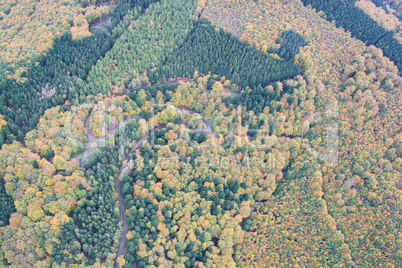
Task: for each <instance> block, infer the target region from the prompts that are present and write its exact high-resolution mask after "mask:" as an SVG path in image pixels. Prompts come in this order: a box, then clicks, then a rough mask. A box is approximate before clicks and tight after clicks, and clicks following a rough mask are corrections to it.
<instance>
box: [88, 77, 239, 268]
mask: <svg viewBox="0 0 402 268" xmlns="http://www.w3.org/2000/svg"><path fill="white" fill-rule="evenodd" d="M190 81H192V79H191V78H180V79H176V80H174V81H170V82H168V83H169V84H171V85H173V84H178V83H180V82H183V83H187V82H190ZM223 89H224V90H225V91H226V92H227V93H229V94H232V95H236V96H237V95H240V94H239V93H236V92H233V91H231V90H230V89H229V88H227V87H225V86H223ZM177 110H178V111H185V112H188V113H190V114H194V113H196V111H194V110H192V109H190V108H188V107H186V106H180V107H177ZM132 119H133V118H129V119H126V120H124V121H123V123H127V122H128V121H130V120H132ZM200 119H201V120H202V121H203V123H204V124H205V125H206V126H207V131H206V132H205V135H206V136H208V135H210V134H211V133H212V132H213V131H212V129H211V125H210V124H209V122H208V120H207V119H206V118H204V117H202V116H201V115H200ZM159 128H161V126H158V128H157V129H159ZM118 129H120V125H119V126H117V127H115V128H114V129H112V130H111V131H109V133H108V134H107V135H106V136H105V137H102V138H99V137H95V136H93V135H92V133H91V131H90V130H89V117H88V118H87V121H86V131H87V136H88V139H89V141H93V142H100V141H103V140H105V139H107V138H108V137H110V136H111V135H113V134H114V132H115V131H116V130H118ZM190 130H191V129H190ZM154 131H155V129H153V130H151V131H149V132H148V134H147V135H145V136H144V137H142V138H141V139H140V140H139V141H137V142H136V143H135V144H134V146H133V147H132V148H131V150H130V151H129V153H128V154H127V156H126V158H125V159H124V160H125V161H127V160H128V159H129V157H130V155H131V152H132V151H133V150H135V149H137V148H138V147H139V146H140V145H142V143H143V142H144V141H145V140H146V139H147V138H148V137H149V136H150V135H151V134H152V133H153V132H154ZM191 131H194V130H191ZM90 148H92V147H91V146H88V147H87V148H86V149H85V152H84V155H83V158H82V160H81V168H82V169H83V167H84V163H85V160H86V158H87V156H88V150H89V149H90ZM123 168H124V166H123V165H122V166H121V168H120V170H119V175H118V177H117V179H116V191H117V195H118V200H119V204H120V214H121V217H122V221H123V234H122V238H121V242H120V247H119V251H118V253H117V257H116V258H118V257H120V256H121V254H122V252H123V249H124V244H125V242H126V234H127V224H126V215H125V209H124V204H123V200H122V197H121V194H120V180H119V178H120V176H121V174H122V171H123ZM116 268H119V264H118V263H117V262H116Z"/></svg>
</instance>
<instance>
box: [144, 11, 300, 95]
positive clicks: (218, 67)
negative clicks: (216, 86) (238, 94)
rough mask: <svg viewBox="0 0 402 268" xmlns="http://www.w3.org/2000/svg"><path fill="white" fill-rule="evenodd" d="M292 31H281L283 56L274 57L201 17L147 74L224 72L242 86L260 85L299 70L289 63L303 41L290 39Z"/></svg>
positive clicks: (154, 76) (157, 76)
mask: <svg viewBox="0 0 402 268" xmlns="http://www.w3.org/2000/svg"><path fill="white" fill-rule="evenodd" d="M295 35H296V34H294V35H292V34H284V37H283V39H284V40H288V42H286V41H284V42H283V44H282V45H281V48H280V50H279V51H278V52H279V55H280V56H282V57H284V59H285V60H284V59H276V58H274V57H273V56H272V55H268V54H266V53H261V52H260V51H259V50H258V49H257V48H255V47H252V46H250V45H248V44H247V43H246V42H242V41H240V40H239V39H237V38H236V37H235V36H233V35H232V34H230V33H225V31H224V30H222V29H220V28H219V29H217V30H215V27H214V26H212V25H211V23H210V22H209V21H207V20H205V19H200V20H198V21H197V23H196V24H195V26H194V28H193V30H192V31H191V33H190V36H189V37H188V40H187V41H186V42H185V43H184V44H183V46H182V47H181V48H180V49H178V50H177V51H176V52H175V53H174V54H173V55H172V57H170V58H169V59H168V61H167V62H166V64H165V65H164V66H163V67H161V68H158V69H156V70H154V71H151V72H150V74H149V77H150V80H151V81H152V82H156V81H157V80H159V79H163V78H171V77H182V76H192V75H193V74H194V73H195V71H198V72H199V73H204V74H207V73H208V72H211V73H212V74H218V75H220V76H225V77H226V79H229V80H230V81H231V82H232V83H234V84H236V85H238V86H240V87H242V88H245V87H246V86H249V87H254V86H257V85H261V86H263V87H265V86H266V85H268V84H269V83H271V82H274V81H281V80H285V79H288V78H292V77H294V76H296V75H298V74H299V73H300V67H299V66H298V65H295V64H293V62H292V61H293V59H294V56H295V54H296V53H297V51H298V49H299V46H300V45H303V44H304V38H303V37H302V36H300V35H299V37H301V38H302V41H301V42H292V41H294V40H293V39H294V36H295Z"/></svg>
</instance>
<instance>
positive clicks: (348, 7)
mask: <svg viewBox="0 0 402 268" xmlns="http://www.w3.org/2000/svg"><path fill="white" fill-rule="evenodd" d="M302 2H303V4H305V5H306V6H307V5H311V6H312V7H313V8H314V9H316V10H317V11H323V12H325V14H328V15H327V20H329V21H332V20H335V24H336V25H337V27H343V28H344V29H345V30H348V31H350V32H351V33H352V36H353V37H356V38H358V39H360V40H362V41H363V42H364V43H366V45H367V46H370V45H374V46H376V47H378V48H381V49H382V50H383V52H384V55H385V56H386V57H388V58H390V59H391V60H392V61H393V62H394V63H395V65H396V66H397V67H398V68H399V69H402V54H401V53H402V52H401V51H402V44H401V43H400V42H398V41H397V40H396V39H395V38H394V36H393V32H392V31H390V32H388V31H386V30H385V29H384V28H382V27H381V26H379V25H378V24H377V22H376V21H375V20H373V19H372V18H371V17H370V16H368V15H367V14H366V13H365V12H364V11H363V10H361V9H359V8H358V7H356V6H355V2H356V1H348V0H341V1H335V0H333V1H332V0H331V1H325V2H323V1H319V0H302Z"/></svg>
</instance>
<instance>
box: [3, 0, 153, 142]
mask: <svg viewBox="0 0 402 268" xmlns="http://www.w3.org/2000/svg"><path fill="white" fill-rule="evenodd" d="M153 2H156V1H151V0H123V1H119V4H118V5H117V7H116V8H115V10H114V12H113V13H112V14H111V17H112V22H113V23H112V26H110V27H109V32H110V33H107V32H97V33H94V34H93V35H91V36H89V37H85V38H83V39H78V40H73V39H72V37H71V33H70V32H68V33H65V34H64V35H63V36H61V37H60V38H59V39H57V40H56V41H55V44H54V46H53V48H52V49H51V50H50V51H48V53H47V54H45V55H43V56H41V57H40V58H39V59H37V61H36V62H34V63H32V64H28V63H26V64H27V66H26V67H28V68H27V69H26V71H24V72H23V73H22V74H21V77H20V79H19V81H16V80H15V79H14V78H11V79H7V78H6V77H5V76H4V77H0V114H2V115H4V119H5V120H6V121H7V122H8V128H9V129H8V130H4V131H2V133H0V134H2V136H3V140H4V142H3V143H8V144H9V143H11V142H12V141H13V140H15V139H16V138H17V139H18V140H19V141H23V140H24V136H25V134H26V133H27V132H28V131H29V130H30V129H32V128H34V127H35V126H36V125H37V123H38V120H39V118H40V116H42V115H43V113H44V111H45V110H46V109H49V108H51V107H54V106H57V105H63V104H64V103H65V101H66V100H68V101H69V102H74V100H76V101H77V102H82V101H83V100H85V99H86V96H87V95H88V94H90V93H91V92H90V91H88V89H87V87H85V80H86V78H87V75H88V73H89V71H90V70H91V69H92V68H93V66H94V65H96V63H97V62H98V60H99V59H101V58H102V57H104V56H105V54H106V52H108V51H109V50H110V49H111V48H112V47H113V45H114V43H115V41H116V40H117V39H118V38H119V37H120V36H121V35H122V34H123V33H124V31H125V29H126V28H127V27H128V26H129V24H130V22H131V20H135V19H136V18H138V17H139V16H140V15H141V14H143V12H144V10H145V9H146V8H148V6H149V5H150V4H151V3H153ZM32 61H35V59H33V60H32ZM0 68H1V69H0V73H1V74H3V73H5V72H6V71H7V70H8V71H9V72H12V71H13V68H12V67H11V65H7V64H5V63H2V64H0ZM3 143H1V144H3Z"/></svg>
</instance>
